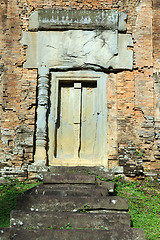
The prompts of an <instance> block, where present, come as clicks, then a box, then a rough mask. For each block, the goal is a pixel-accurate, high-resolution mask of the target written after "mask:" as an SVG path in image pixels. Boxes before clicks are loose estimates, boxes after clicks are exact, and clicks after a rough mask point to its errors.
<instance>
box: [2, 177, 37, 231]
mask: <svg viewBox="0 0 160 240" xmlns="http://www.w3.org/2000/svg"><path fill="white" fill-rule="evenodd" d="M38 184H39V182H38V183H37V182H36V183H35V182H34V183H30V182H29V181H28V180H26V181H24V182H21V181H19V180H17V179H10V178H9V179H8V183H7V184H1V185H0V227H9V225H10V212H11V211H12V210H13V209H14V208H15V206H16V200H17V196H19V195H22V194H23V193H24V191H26V190H28V189H30V188H32V187H34V186H36V185H38Z"/></svg>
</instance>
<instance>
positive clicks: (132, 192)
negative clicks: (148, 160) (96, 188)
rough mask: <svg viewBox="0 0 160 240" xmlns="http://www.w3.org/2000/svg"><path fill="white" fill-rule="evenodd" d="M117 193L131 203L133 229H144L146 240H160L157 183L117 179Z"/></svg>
mask: <svg viewBox="0 0 160 240" xmlns="http://www.w3.org/2000/svg"><path fill="white" fill-rule="evenodd" d="M115 182H116V193H117V195H118V196H120V197H125V198H127V199H128V202H129V213H130V215H131V221H132V227H134V228H143V229H144V231H145V235H146V240H157V239H160V185H159V183H158V182H157V181H151V180H150V179H145V180H143V181H136V182H125V181H124V180H122V179H116V180H115Z"/></svg>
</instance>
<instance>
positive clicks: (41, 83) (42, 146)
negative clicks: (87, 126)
mask: <svg viewBox="0 0 160 240" xmlns="http://www.w3.org/2000/svg"><path fill="white" fill-rule="evenodd" d="M48 88H49V69H48V68H46V67H40V68H38V107H37V122H36V127H37V129H36V152H35V156H34V165H40V166H44V165H46V161H47V152H46V146H47V110H48V97H49V94H48Z"/></svg>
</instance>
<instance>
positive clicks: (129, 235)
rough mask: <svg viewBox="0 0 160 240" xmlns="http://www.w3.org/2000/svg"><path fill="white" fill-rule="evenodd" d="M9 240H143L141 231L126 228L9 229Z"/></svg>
mask: <svg viewBox="0 0 160 240" xmlns="http://www.w3.org/2000/svg"><path fill="white" fill-rule="evenodd" d="M9 239H10V240H11V239H12V240H22V239H25V240H32V239H36V240H53V239H54V240H138V239H139V240H145V236H144V232H143V230H142V229H136V228H128V229H123V228H122V229H121V228H120V229H116V230H108V231H107V230H88V229H87V230H85V229H81V230H73V229H70V230H55V229H52V230H51V229H38V230H37V229H36V230H28V229H15V228H10V237H9Z"/></svg>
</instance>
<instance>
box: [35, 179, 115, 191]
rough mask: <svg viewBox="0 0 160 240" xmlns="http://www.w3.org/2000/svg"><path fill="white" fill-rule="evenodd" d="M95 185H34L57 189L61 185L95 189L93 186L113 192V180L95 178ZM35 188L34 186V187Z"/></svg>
mask: <svg viewBox="0 0 160 240" xmlns="http://www.w3.org/2000/svg"><path fill="white" fill-rule="evenodd" d="M96 182H97V183H96V185H94V184H72V185H71V184H67V183H66V184H65V185H64V184H43V183H41V184H40V185H38V186H36V188H37V189H38V188H44V187H45V188H48V189H59V188H62V187H66V188H68V189H77V188H83V189H95V188H100V187H102V188H105V189H107V190H108V191H109V192H114V187H115V183H114V182H106V181H101V180H99V179H97V180H96ZM34 188H35V187H34Z"/></svg>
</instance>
